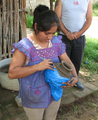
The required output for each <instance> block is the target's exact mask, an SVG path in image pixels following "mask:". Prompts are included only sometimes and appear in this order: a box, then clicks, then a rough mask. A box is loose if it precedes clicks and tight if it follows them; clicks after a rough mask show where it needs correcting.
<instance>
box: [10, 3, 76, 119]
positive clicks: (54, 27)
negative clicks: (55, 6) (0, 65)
mask: <svg viewBox="0 0 98 120" xmlns="http://www.w3.org/2000/svg"><path fill="white" fill-rule="evenodd" d="M33 29H34V33H32V34H30V36H28V37H27V38H23V39H22V40H21V41H20V42H18V43H15V44H14V45H13V47H14V49H13V51H12V52H14V55H13V58H12V61H11V64H10V67H9V73H8V75H9V78H11V79H13V78H19V79H20V90H19V92H20V96H21V99H22V105H23V107H24V110H25V111H26V115H27V116H28V118H29V120H42V119H43V120H55V119H56V115H57V111H58V109H59V106H60V100H59V101H57V102H56V101H55V100H54V98H53V97H52V95H51V90H50V86H49V84H48V83H46V81H45V76H44V70H46V69H51V70H54V69H53V66H52V64H53V63H55V62H60V60H61V61H62V60H64V61H66V62H68V63H69V64H70V65H71V66H72V67H73V71H72V74H73V76H74V77H73V78H72V79H71V81H72V80H73V82H72V83H71V84H69V83H64V84H66V85H67V86H63V87H64V88H66V87H72V86H74V84H75V83H76V82H77V81H78V77H77V74H76V71H75V68H74V65H73V64H72V62H71V61H70V59H69V58H68V56H67V54H66V52H65V44H63V43H62V42H61V40H60V39H61V36H57V37H56V36H54V34H55V32H57V31H59V30H60V23H59V19H58V17H57V15H56V13H55V12H53V11H51V10H48V7H46V6H44V5H39V6H38V7H36V9H35V11H34V22H33Z"/></svg>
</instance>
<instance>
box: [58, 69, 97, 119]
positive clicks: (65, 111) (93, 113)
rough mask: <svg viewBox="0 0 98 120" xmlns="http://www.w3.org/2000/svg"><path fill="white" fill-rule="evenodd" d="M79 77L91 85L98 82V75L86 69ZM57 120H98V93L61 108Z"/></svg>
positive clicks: (82, 70)
mask: <svg viewBox="0 0 98 120" xmlns="http://www.w3.org/2000/svg"><path fill="white" fill-rule="evenodd" d="M79 76H80V78H81V79H83V80H85V81H88V82H90V83H91V82H96V81H98V74H94V73H93V74H90V73H89V72H88V71H87V70H86V69H84V68H82V69H81V71H80V75H79ZM57 120H98V91H96V92H94V93H93V94H91V95H88V96H86V97H84V98H82V99H80V100H78V101H76V102H74V103H72V104H70V105H68V106H61V107H60V109H59V111H58V116H57Z"/></svg>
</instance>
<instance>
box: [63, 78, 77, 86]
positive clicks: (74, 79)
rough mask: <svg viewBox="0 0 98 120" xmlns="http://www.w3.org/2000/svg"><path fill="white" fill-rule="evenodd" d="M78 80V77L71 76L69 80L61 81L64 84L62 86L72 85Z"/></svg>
mask: <svg viewBox="0 0 98 120" xmlns="http://www.w3.org/2000/svg"><path fill="white" fill-rule="evenodd" d="M77 82H78V77H72V78H71V80H70V81H68V82H67V83H65V82H63V84H65V85H66V86H62V88H68V87H73V86H74V85H75V84H76V83H77Z"/></svg>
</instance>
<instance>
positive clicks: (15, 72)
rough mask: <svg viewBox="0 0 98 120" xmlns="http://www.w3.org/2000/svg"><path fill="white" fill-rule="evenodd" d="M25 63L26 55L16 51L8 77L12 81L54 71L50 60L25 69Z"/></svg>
mask: <svg viewBox="0 0 98 120" xmlns="http://www.w3.org/2000/svg"><path fill="white" fill-rule="evenodd" d="M25 61H26V55H25V54H23V53H22V52H20V51H19V50H18V49H16V50H15V53H14V55H13V58H12V61H11V63H10V67H9V72H8V76H9V78H10V79H15V78H23V77H26V76H29V75H30V74H33V73H35V72H37V71H42V70H45V69H52V67H51V64H53V63H52V62H51V60H50V59H48V60H43V61H42V62H41V63H39V64H36V65H33V66H29V67H23V64H24V62H25ZM52 70H53V69H52Z"/></svg>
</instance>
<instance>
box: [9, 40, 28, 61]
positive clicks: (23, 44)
mask: <svg viewBox="0 0 98 120" xmlns="http://www.w3.org/2000/svg"><path fill="white" fill-rule="evenodd" d="M26 46H27V44H26V41H25V40H21V41H20V42H18V43H13V50H11V53H14V52H15V50H16V49H18V50H19V51H20V52H23V53H24V54H25V55H26V56H27V58H29V59H30V55H29V52H30V51H29V50H28V48H27V47H26Z"/></svg>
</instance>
